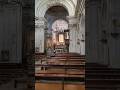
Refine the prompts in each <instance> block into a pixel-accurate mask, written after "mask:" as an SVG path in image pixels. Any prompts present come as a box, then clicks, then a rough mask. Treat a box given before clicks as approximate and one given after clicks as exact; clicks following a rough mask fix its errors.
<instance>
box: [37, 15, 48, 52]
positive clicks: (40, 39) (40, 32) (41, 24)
mask: <svg viewBox="0 0 120 90" xmlns="http://www.w3.org/2000/svg"><path fill="white" fill-rule="evenodd" d="M35 24H36V25H35V52H36V53H44V46H45V45H44V44H45V28H46V20H45V18H43V17H41V18H37V19H36V21H35Z"/></svg>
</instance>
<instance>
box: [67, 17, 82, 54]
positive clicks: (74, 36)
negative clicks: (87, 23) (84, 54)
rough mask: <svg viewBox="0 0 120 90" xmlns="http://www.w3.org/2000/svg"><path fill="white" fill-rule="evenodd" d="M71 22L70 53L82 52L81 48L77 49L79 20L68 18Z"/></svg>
mask: <svg viewBox="0 0 120 90" xmlns="http://www.w3.org/2000/svg"><path fill="white" fill-rule="evenodd" d="M67 19H68V21H69V30H70V31H69V35H70V41H69V52H70V53H77V51H78V50H79V51H80V48H77V23H78V20H77V18H76V17H70V16H69V17H67Z"/></svg>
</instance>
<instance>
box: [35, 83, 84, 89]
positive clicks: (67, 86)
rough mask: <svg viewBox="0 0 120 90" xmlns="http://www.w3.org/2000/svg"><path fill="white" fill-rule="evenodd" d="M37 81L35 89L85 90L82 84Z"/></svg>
mask: <svg viewBox="0 0 120 90" xmlns="http://www.w3.org/2000/svg"><path fill="white" fill-rule="evenodd" d="M62 85H63V84H62V83H39V82H38V83H36V84H35V90H85V85H82V84H64V87H63V86H62Z"/></svg>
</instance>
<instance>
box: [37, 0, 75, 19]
mask: <svg viewBox="0 0 120 90" xmlns="http://www.w3.org/2000/svg"><path fill="white" fill-rule="evenodd" d="M76 5H77V0H35V16H36V17H44V15H45V13H46V11H47V10H48V9H49V8H50V7H52V6H63V7H64V8H66V10H67V11H68V13H69V16H74V15H75V9H76Z"/></svg>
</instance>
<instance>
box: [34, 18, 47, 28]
mask: <svg viewBox="0 0 120 90" xmlns="http://www.w3.org/2000/svg"><path fill="white" fill-rule="evenodd" d="M46 26H47V20H46V19H45V18H44V17H36V18H35V27H36V28H46Z"/></svg>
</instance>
